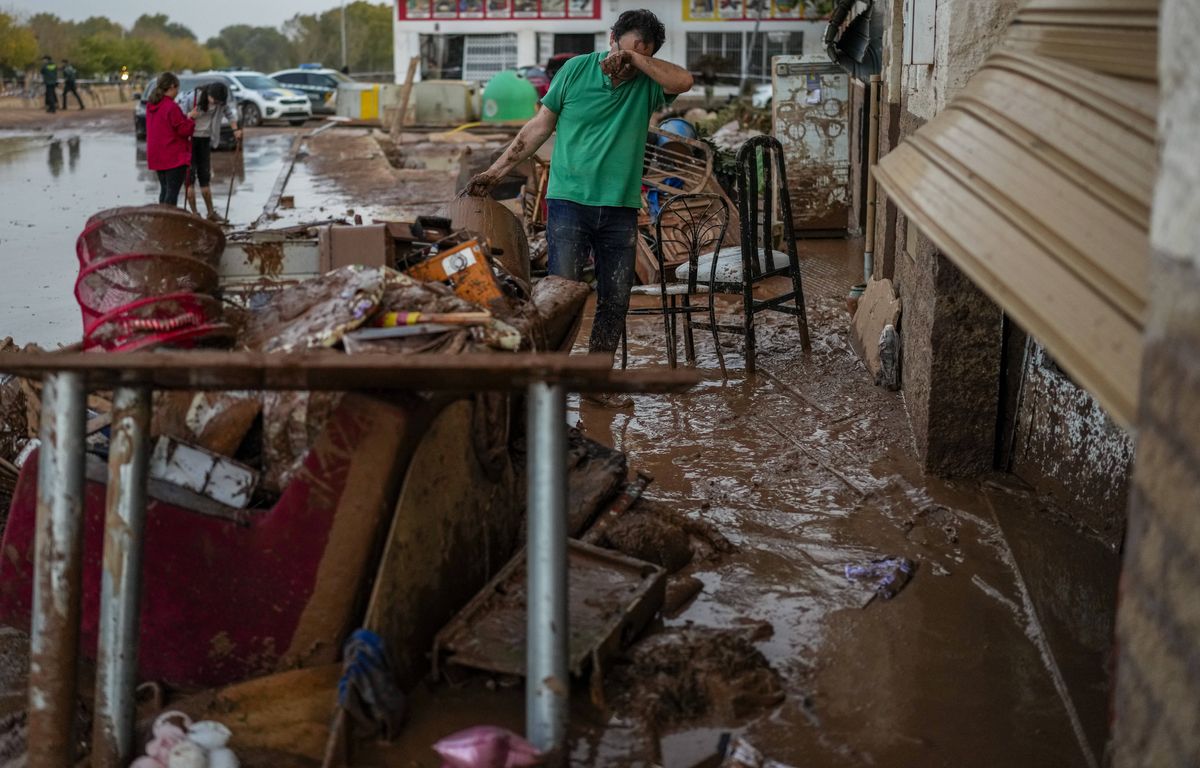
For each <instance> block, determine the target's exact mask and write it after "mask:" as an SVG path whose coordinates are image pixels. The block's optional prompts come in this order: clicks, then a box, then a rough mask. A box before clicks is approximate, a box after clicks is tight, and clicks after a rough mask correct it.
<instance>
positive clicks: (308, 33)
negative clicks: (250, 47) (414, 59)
mask: <svg viewBox="0 0 1200 768" xmlns="http://www.w3.org/2000/svg"><path fill="white" fill-rule="evenodd" d="M392 12H393V6H391V5H389V4H387V3H369V2H365V0H356V2H353V3H350V4H348V5H347V6H346V59H347V62H346V63H347V64H348V65H349V66H350V69H351V70H353V71H355V72H386V71H390V70H391V69H392V63H393V62H392ZM284 31H285V32H286V33H287V36H288V37H289V38H291V40H292V43H293V45H294V46H295V51H296V58H297V59H298V60H300V61H319V62H322V63H323V64H325V65H327V66H331V67H340V66H341V64H342V11H341V8H334V9H331V10H328V11H325V12H324V13H322V14H320V15H316V14H297V15H296V16H293V17H292V18H291V19H290V20H289V21H288V22H286V23H285V24H284Z"/></svg>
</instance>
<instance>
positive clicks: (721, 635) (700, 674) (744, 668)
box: [612, 624, 784, 727]
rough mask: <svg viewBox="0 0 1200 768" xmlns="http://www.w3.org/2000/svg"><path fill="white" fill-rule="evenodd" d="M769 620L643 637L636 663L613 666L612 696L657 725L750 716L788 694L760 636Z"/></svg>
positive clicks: (635, 653)
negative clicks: (738, 626)
mask: <svg viewBox="0 0 1200 768" xmlns="http://www.w3.org/2000/svg"><path fill="white" fill-rule="evenodd" d="M769 635H770V625H766V624H763V625H756V626H754V627H748V628H746V629H715V628H711V627H673V628H671V629H668V630H665V631H663V632H660V633H658V634H655V635H651V636H650V637H647V638H646V639H644V640H642V641H641V642H639V643H638V644H637V645H636V646H634V647H633V649H632V650H631V651H630V654H629V656H630V659H631V663H630V664H628V665H626V666H623V667H618V668H616V669H615V670H614V671H613V676H612V679H613V685H614V686H616V688H617V691H618V693H617V695H616V696H615V697H613V701H614V702H616V703H617V705H618V706H619V707H620V708H621V709H623V710H627V711H628V712H629V713H630V714H633V715H635V716H637V717H640V718H643V719H644V720H646V721H647V722H650V723H654V724H655V725H656V726H659V727H662V726H668V725H677V724H683V723H686V722H688V721H693V720H698V719H701V718H708V717H714V718H718V719H720V720H722V721H723V722H729V721H733V720H746V719H748V718H750V717H751V716H753V715H754V714H756V713H758V712H761V711H762V710H764V709H767V708H769V707H773V706H775V705H776V704H778V703H779V702H781V701H782V700H783V698H784V691H783V682H782V680H781V678H780V677H779V674H778V673H777V672H776V671H775V670H774V669H772V668H771V665H770V664H769V663H768V662H767V659H766V657H765V656H763V655H762V652H761V651H759V650H758V649H757V648H755V647H754V642H755V641H757V640H762V639H766V636H769Z"/></svg>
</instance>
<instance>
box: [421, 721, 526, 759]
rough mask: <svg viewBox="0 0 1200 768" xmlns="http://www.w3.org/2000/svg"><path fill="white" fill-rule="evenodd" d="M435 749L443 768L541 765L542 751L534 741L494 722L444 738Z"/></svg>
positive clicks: (435, 745) (434, 746)
mask: <svg viewBox="0 0 1200 768" xmlns="http://www.w3.org/2000/svg"><path fill="white" fill-rule="evenodd" d="M433 751H434V752H437V753H438V756H439V757H441V758H442V759H443V760H445V761H446V762H445V764H444V765H443V768H521V767H522V766H532V765H541V762H542V753H541V752H538V751H537V750H536V749H535V748H534V747H533V745H532V744H530V743H529V742H527V741H525V739H523V738H521V737H520V736H518V735H516V734H515V733H513V732H512V731H508V730H505V729H504V728H500V727H497V726H494V725H477V726H475V727H474V728H467V729H466V730H464V731H459V732H458V733H455V734H453V735H450V736H447V737H446V738H444V739H441V740H440V741H438V742H437V743H436V744H434V745H433Z"/></svg>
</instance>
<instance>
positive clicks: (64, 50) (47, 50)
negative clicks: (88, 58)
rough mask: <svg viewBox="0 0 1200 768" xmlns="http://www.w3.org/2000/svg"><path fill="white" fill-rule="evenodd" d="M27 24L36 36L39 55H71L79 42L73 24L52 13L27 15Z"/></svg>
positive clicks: (55, 56)
mask: <svg viewBox="0 0 1200 768" xmlns="http://www.w3.org/2000/svg"><path fill="white" fill-rule="evenodd" d="M28 26H29V29H30V30H32V31H33V34H34V36H35V37H36V38H37V47H38V55H39V56H42V55H47V56H53V57H54V58H55V59H61V58H62V57H63V56H71V54H72V52H73V51H74V49H75V46H76V44H77V43H78V42H79V34H78V32H77V31H76V29H75V25H74V24H72V23H71V22H69V21H63V20H62V19H60V18H58V16H56V15H54V14H53V13H35V14H34V15H32V16H30V17H29V22H28Z"/></svg>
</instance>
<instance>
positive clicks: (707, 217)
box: [621, 193, 729, 372]
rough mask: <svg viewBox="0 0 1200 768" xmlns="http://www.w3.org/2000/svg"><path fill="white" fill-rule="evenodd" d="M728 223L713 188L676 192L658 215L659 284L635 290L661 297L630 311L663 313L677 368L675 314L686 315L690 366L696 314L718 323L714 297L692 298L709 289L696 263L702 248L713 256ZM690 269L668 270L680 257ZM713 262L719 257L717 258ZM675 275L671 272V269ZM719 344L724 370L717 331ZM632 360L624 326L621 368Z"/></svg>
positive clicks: (721, 200)
mask: <svg viewBox="0 0 1200 768" xmlns="http://www.w3.org/2000/svg"><path fill="white" fill-rule="evenodd" d="M728 227H729V204H728V203H726V202H725V199H724V198H723V197H722V196H720V195H714V194H710V193H702V194H683V195H675V196H674V197H672V198H671V199H670V200H668V201H667V203H666V204H665V205H663V207H662V209H661V210H660V211H659V213H658V217H657V218H656V219H655V220H654V235H655V237H654V244H653V253H654V257H655V259H656V260H657V261H658V283H657V284H650V285H638V286H634V288H633V291H632V292H633V293H634V294H639V295H643V296H646V295H649V296H658V297H659V299H660V305H659V306H658V307H634V308H631V309H630V310H629V311H628V312H627V313H626V315H627V316H628V315H662V318H663V332H664V335H665V336H666V342H667V363H668V364H669V365H670V366H671V367H672V368H674V367H675V366H676V364H677V362H678V355H677V347H678V341H679V335H678V321H677V317H678V316H680V315H682V316H683V338H684V352H685V354H686V356H687V361H688V363H689V364H691V365H695V364H696V346H695V339H694V337H693V334H692V328H693V325H694V323H693V322H692V315H693V314H695V313H696V312H707V313H708V316H709V323H708V324H706V327H708V326H712V327H714V328H715V327H716V309H715V306H714V305H713V303H712V302H711V301H709V302H707V304H705V303H699V304H694V303H692V298H693V297H695V296H699V295H701V294H705V293H708V286H707V285H705V284H704V281H703V280H701V279H699V273H700V270H699V268H698V265H699V262H700V257H701V253H702V252H705V251H709V252H710V253H711V254H713V255H715V254H716V253H717V252H718V251H719V250H720V248H721V243H723V242H724V241H725V231H726V229H728ZM681 256H682V257H685V258H686V261H684V263H685V264H687V265H690V267H691V269H690V272H689V274H688V276H687V277H686V278H684V279H683V280H682V281H679V282H676V281H674V280H670V281H668V277H669V276H671V275H670V274H669V272H668V270H670V269H672V268H673V267H674V266H680V265H679V257H681ZM714 263H715V261H714ZM671 274H673V273H671ZM713 341H714V343H715V344H716V348H717V359H718V360H719V361H720V363H721V371H722V372H724V370H725V358H724V355H723V354H722V353H721V345H720V339H719V338H718V337H717V333H716V331H715V330H714V331H713ZM628 362H629V345H628V339H627V334H626V333H625V331H622V333H621V367H622V368H625V367H626V365H628Z"/></svg>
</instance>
